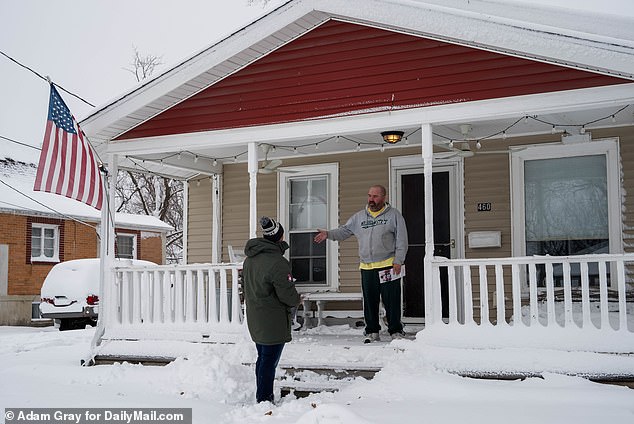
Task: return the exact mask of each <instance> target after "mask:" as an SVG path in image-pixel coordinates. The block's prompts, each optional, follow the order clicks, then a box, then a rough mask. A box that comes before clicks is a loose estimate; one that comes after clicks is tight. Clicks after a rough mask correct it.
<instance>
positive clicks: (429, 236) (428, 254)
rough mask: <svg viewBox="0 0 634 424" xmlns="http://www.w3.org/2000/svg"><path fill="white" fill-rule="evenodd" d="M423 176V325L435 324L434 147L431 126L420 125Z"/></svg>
mask: <svg viewBox="0 0 634 424" xmlns="http://www.w3.org/2000/svg"><path fill="white" fill-rule="evenodd" d="M421 135H422V155H423V176H424V178H425V258H424V259H423V265H424V268H423V269H424V271H423V281H424V290H425V325H429V324H433V323H434V322H435V319H436V316H437V313H436V311H435V308H436V307H437V305H435V302H434V285H433V284H434V282H433V273H432V268H431V260H432V258H433V256H434V212H433V211H434V204H433V203H434V202H433V189H432V175H433V163H432V162H433V157H434V145H433V140H432V128H431V124H423V125H422V131H421Z"/></svg>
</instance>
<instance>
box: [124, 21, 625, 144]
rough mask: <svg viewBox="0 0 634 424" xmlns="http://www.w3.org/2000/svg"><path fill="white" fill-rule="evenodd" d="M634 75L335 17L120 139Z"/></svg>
mask: <svg viewBox="0 0 634 424" xmlns="http://www.w3.org/2000/svg"><path fill="white" fill-rule="evenodd" d="M625 82H629V81H628V80H623V79H619V78H614V77H609V76H604V75H599V74H594V73H591V72H585V71H580V70H575V69H570V68H566V67H562V66H556V65H551V64H546V63H541V62H535V61H531V60H527V59H520V58H516V57H511V56H505V55H503V54H499V53H492V52H488V51H483V50H478V49H474V48H470V47H463V46H458V45H454V44H449V43H445V42H440V41H434V40H429V39H425V38H419V37H414V36H410V35H404V34H399V33H394V32H390V31H386V30H381V29H376V28H369V27H365V26H361V25H354V24H350V23H342V22H338V21H330V22H327V23H325V24H324V25H322V26H321V27H319V28H317V29H315V30H313V31H312V32H310V33H308V34H306V35H304V36H302V37H300V38H299V39H297V40H295V41H293V42H291V43H289V44H287V45H286V46H284V47H281V48H280V49H278V50H276V51H275V52H273V53H272V54H270V55H268V56H265V57H263V58H262V59H260V60H258V61H257V62H255V63H253V64H251V65H249V66H248V67H246V68H244V69H242V70H241V71H239V72H237V73H235V74H234V75H231V76H230V77H228V78H225V79H224V80H222V81H220V82H218V83H217V84H215V85H213V86H211V87H208V88H207V89H205V90H203V91H202V92H200V93H198V94H197V95H195V96H193V97H191V98H189V99H188V100H186V101H184V102H182V103H180V104H178V105H176V106H174V107H172V108H170V109H169V110H166V111H165V112H163V113H161V114H159V115H157V116H155V117H154V118H152V119H150V120H149V121H147V122H145V123H143V124H141V125H139V126H138V127H136V128H134V129H132V130H131V131H129V132H128V133H126V134H124V135H122V136H121V137H119V139H129V138H137V137H149V136H158V135H167V134H179V133H189V132H197V131H206V130H215V129H223V128H236V127H244V126H251V125H261V124H273V123H283V122H292V121H300V120H306V119H315V118H319V117H324V116H332V115H337V114H359V113H367V112H372V111H378V110H387V109H390V108H408V107H420V106H427V105H434V104H441V103H457V102H467V101H473V100H483V99H492V98H499V97H509V96H517V95H524V94H534V93H544V92H550V91H560V90H570V89H575V88H586V87H596V86H603V85H612V84H619V83H625Z"/></svg>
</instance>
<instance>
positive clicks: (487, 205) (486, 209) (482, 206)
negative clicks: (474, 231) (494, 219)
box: [478, 202, 491, 212]
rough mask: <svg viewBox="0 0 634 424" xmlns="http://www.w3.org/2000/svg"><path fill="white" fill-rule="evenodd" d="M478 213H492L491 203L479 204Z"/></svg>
mask: <svg viewBox="0 0 634 424" xmlns="http://www.w3.org/2000/svg"><path fill="white" fill-rule="evenodd" d="M478 212H491V202H481V203H478Z"/></svg>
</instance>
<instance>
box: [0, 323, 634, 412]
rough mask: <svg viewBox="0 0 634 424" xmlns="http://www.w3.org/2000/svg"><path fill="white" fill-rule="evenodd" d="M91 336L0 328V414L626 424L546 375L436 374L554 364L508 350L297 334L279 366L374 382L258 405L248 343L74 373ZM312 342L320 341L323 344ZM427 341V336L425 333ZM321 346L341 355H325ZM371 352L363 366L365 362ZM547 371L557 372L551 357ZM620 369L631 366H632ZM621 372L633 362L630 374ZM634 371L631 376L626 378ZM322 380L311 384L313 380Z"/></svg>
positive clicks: (334, 331) (601, 396) (340, 332)
mask: <svg viewBox="0 0 634 424" xmlns="http://www.w3.org/2000/svg"><path fill="white" fill-rule="evenodd" d="M93 333H94V329H92V328H89V329H86V330H75V331H66V332H59V331H57V329H56V328H53V327H47V328H26V327H0V381H1V382H2V384H0V407H2V408H19V407H23V408H24V407H25V408H45V407H50V408H69V407H74V408H84V407H91V408H124V407H125V408H142V407H175V408H192V410H193V422H194V423H261V422H264V423H304V424H309V423H310V424H316V423H324V424H325V423H328V424H331V423H346V424H357V423H419V422H424V423H450V424H451V423H462V422H471V423H484V422H486V423H487V424H497V423H500V424H508V423H509V422H513V423H514V424H521V423H527V424H528V423H531V424H533V423H540V424H541V423H557V424H561V423H574V424H582V423H588V424H590V423H592V424H596V423H604V422H605V423H610V424H620V423H623V424H625V423H628V424H631V423H633V422H634V390H632V389H628V388H625V387H620V386H614V385H602V384H598V383H593V382H590V381H588V380H585V379H582V378H579V377H569V376H563V375H559V374H549V373H546V374H545V375H544V377H543V378H528V379H526V380H524V381H519V380H517V381H515V380H514V381H497V380H478V379H470V378H464V377H459V376H456V375H452V374H448V373H446V372H443V371H442V370H440V369H439V368H437V367H436V366H435V365H434V364H438V363H440V362H441V361H440V359H442V358H444V359H446V360H447V361H453V362H454V363H460V362H462V363H468V362H469V361H472V362H473V361H474V360H477V361H482V362H483V363H484V362H489V363H495V362H496V361H498V360H502V358H503V357H504V356H509V355H511V354H512V355H514V356H515V357H519V359H521V360H524V361H531V360H532V361H534V363H536V364H539V363H540V361H541V363H548V362H549V358H550V357H551V356H550V355H551V354H553V352H550V353H549V352H547V351H546V352H544V351H543V350H542V351H539V350H533V351H531V350H530V349H529V350H526V349H524V350H521V351H520V350H515V351H514V352H512V353H511V352H498V355H497V356H496V355H493V354H488V355H486V354H485V355H480V357H477V358H476V359H474V358H475V357H476V356H477V355H475V354H476V353H477V352H473V351H471V352H470V351H467V350H463V349H446V348H445V349H439V348H433V347H431V346H428V345H427V344H426V343H424V337H420V333H419V337H418V338H417V339H415V340H399V341H394V342H389V343H388V342H381V343H380V344H372V345H370V346H364V345H362V344H360V342H359V346H358V347H357V346H353V347H352V348H351V347H347V348H346V345H349V344H350V342H351V341H352V342H355V341H360V339H361V330H358V329H352V328H349V327H347V326H335V327H332V328H331V327H328V328H325V327H324V328H318V329H316V330H309V331H303V332H300V333H299V334H294V337H295V340H294V341H293V342H292V343H290V344H289V345H287V347H286V349H285V352H284V354H283V355H282V362H285V361H286V362H288V361H289V360H290V361H293V360H295V361H297V360H300V359H302V355H303V357H305V360H306V361H305V362H310V360H311V358H312V359H313V360H315V359H317V360H318V359H319V358H321V359H324V358H325V357H326V356H327V355H330V356H329V358H330V359H331V360H334V359H340V360H341V361H344V360H354V361H362V362H363V363H366V364H371V363H372V362H373V361H377V362H380V363H383V364H384V368H383V370H382V371H380V372H379V373H378V374H377V375H376V376H375V378H374V379H373V380H364V379H361V378H357V379H356V380H354V381H351V382H350V384H349V385H348V386H347V387H345V388H343V389H342V390H341V391H340V392H337V393H320V394H314V395H311V396H309V397H307V398H300V399H297V398H295V397H294V396H292V395H291V396H287V397H285V398H283V399H282V400H281V401H279V402H278V403H277V405H271V404H268V403H267V404H255V403H254V401H253V399H254V386H255V383H254V376H253V369H252V368H251V367H250V366H247V365H243V363H249V362H250V361H253V359H254V358H255V349H254V347H253V344H252V343H250V342H249V341H245V342H243V343H238V344H236V345H213V344H209V345H202V346H198V347H197V348H196V349H195V350H193V351H192V353H191V354H189V355H188V358H187V359H184V358H179V359H177V360H176V361H174V362H173V363H171V364H169V365H167V366H164V367H158V366H142V365H132V364H127V363H126V364H115V365H99V366H93V367H82V366H80V360H81V359H82V358H84V357H85V355H86V353H87V352H88V350H89V346H90V341H91V338H92V335H93ZM320 333H321V334H322V336H324V337H321V338H320ZM423 333H424V331H423ZM328 340H345V341H346V343H343V344H341V343H340V344H337V343H336V342H335V343H334V344H332V345H329V343H330V342H328ZM365 347H367V350H366V355H367V357H364V356H363V354H360V353H359V352H364V351H363V350H360V349H363V348H365ZM552 358H553V360H555V361H556V360H558V359H557V358H555V357H554V355H553V356H552ZM623 360H624V362H622V363H621V364H620V365H621V366H624V367H628V366H631V364H632V362H631V361H632V358H627V357H624V358H623ZM627 361H629V362H627ZM630 370H631V371H634V368H630ZM317 378H318V377H315V379H317Z"/></svg>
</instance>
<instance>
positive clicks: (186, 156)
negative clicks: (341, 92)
mask: <svg viewBox="0 0 634 424" xmlns="http://www.w3.org/2000/svg"><path fill="white" fill-rule="evenodd" d="M464 124H466V125H468V128H469V132H468V133H467V134H466V135H465V134H463V131H464V129H465V128H463V127H462V126H463V125H464ZM553 125H554V126H555V131H556V132H557V133H558V134H562V135H563V134H564V133H565V132H566V133H568V134H573V135H576V134H579V133H580V132H581V128H582V126H583V127H584V129H585V130H586V131H588V132H591V131H592V130H593V129H599V128H605V127H615V126H631V125H634V106H632V105H629V104H621V105H618V104H617V105H614V106H610V107H601V108H595V109H584V110H572V111H565V112H557V113H544V114H530V115H520V114H518V115H515V116H511V117H504V118H498V119H479V120H465V121H463V122H451V123H443V124H436V125H434V126H433V130H434V144H435V145H436V146H438V147H439V148H441V149H444V150H446V151H448V152H450V151H454V152H456V154H462V153H461V152H462V151H463V150H464V148H465V147H464V146H461V144H462V142H463V141H469V142H470V143H471V149H472V151H474V152H475V153H476V154H477V150H476V149H475V148H474V143H475V142H476V141H478V140H479V141H480V142H481V145H482V146H483V149H482V152H484V151H486V143H487V141H488V142H490V141H493V140H500V139H503V138H506V139H508V140H509V141H511V140H512V139H513V138H516V137H521V136H529V135H536V134H550V133H552V132H553ZM385 130H401V131H403V132H404V133H405V135H404V138H403V140H402V141H401V142H399V143H397V144H394V145H389V144H386V143H384V142H383V140H382V137H381V134H380V132H381V131H385ZM504 133H505V135H504ZM209 139H210V140H213V138H212V137H209ZM450 140H452V141H454V142H455V144H454V145H453V146H450V144H449V142H450ZM253 141H255V142H258V140H253ZM141 142H142V141H141ZM258 143H259V144H265V145H271V146H275V148H271V149H268V152H267V153H266V154H265V152H264V149H260V150H259V151H258V157H259V159H260V161H263V160H264V159H265V158H266V159H268V160H271V159H287V158H297V157H298V156H301V157H310V156H317V155H331V154H338V153H346V152H355V151H369V150H380V149H381V148H383V149H384V151H385V152H386V155H388V154H389V152H393V151H395V150H398V149H402V148H405V147H411V146H417V145H418V146H420V145H421V133H420V126H419V125H406V126H399V127H386V128H383V129H382V130H374V129H372V130H368V131H354V132H346V131H341V132H337V131H334V130H333V131H329V132H327V133H323V134H320V135H318V136H297V137H285V138H284V139H280V140H273V141H271V140H267V141H265V142H258ZM169 145H170V146H172V147H169V148H163V149H160V151H157V150H156V149H153V150H152V151H151V152H144V151H142V150H139V151H134V150H131V151H126V152H120V156H119V167H120V168H122V169H132V170H136V171H141V172H150V173H154V174H158V175H163V176H166V177H170V178H176V179H183V180H186V179H192V178H193V179H195V178H197V177H199V176H206V175H207V176H208V175H213V174H214V173H220V172H222V165H223V164H230V163H241V162H246V161H247V149H248V145H247V143H233V144H229V143H227V144H218V143H217V142H213V144H212V142H211V141H210V143H208V144H204V145H203V144H200V146H199V147H196V148H191V146H189V147H186V148H182V147H178V145H177V144H174V143H170V144H169ZM105 147H106V145H105V144H104V145H101V146H99V147H98V150H103V152H104V153H105ZM461 147H462V149H461ZM441 151H442V150H441ZM282 166H283V165H282Z"/></svg>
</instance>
